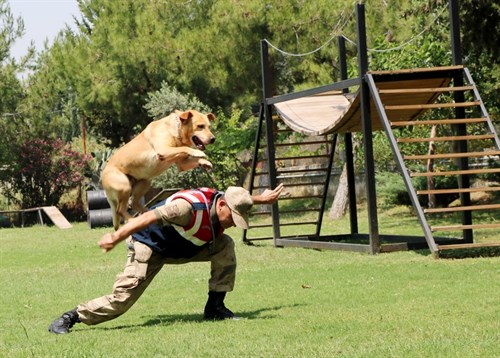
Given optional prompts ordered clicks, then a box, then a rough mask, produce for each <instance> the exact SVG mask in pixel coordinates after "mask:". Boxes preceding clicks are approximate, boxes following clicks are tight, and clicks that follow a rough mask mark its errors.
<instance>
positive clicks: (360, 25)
mask: <svg viewBox="0 0 500 358" xmlns="http://www.w3.org/2000/svg"><path fill="white" fill-rule="evenodd" d="M356 23H357V36H358V39H357V45H358V69H359V77H360V79H361V86H360V96H361V127H362V131H363V144H364V148H363V150H364V155H365V175H366V198H367V204H368V225H369V231H370V232H369V236H370V251H371V253H372V254H376V253H378V252H379V251H380V237H379V232H378V218H377V193H376V190H375V164H374V158H373V139H372V122H371V116H370V93H369V89H368V84H367V82H366V79H365V74H366V72H368V52H367V46H366V24H365V6H364V4H357V5H356Z"/></svg>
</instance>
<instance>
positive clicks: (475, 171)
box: [410, 168, 500, 177]
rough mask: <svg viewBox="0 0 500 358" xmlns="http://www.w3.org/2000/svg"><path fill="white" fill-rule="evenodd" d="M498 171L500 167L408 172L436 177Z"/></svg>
mask: <svg viewBox="0 0 500 358" xmlns="http://www.w3.org/2000/svg"><path fill="white" fill-rule="evenodd" d="M493 173H500V168H494V169H468V170H452V171H449V172H422V173H410V176H411V177H438V176H447V175H462V174H467V175H469V174H493Z"/></svg>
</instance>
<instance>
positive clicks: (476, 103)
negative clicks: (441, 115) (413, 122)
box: [384, 101, 481, 111]
mask: <svg viewBox="0 0 500 358" xmlns="http://www.w3.org/2000/svg"><path fill="white" fill-rule="evenodd" d="M480 104H481V102H480V101H474V102H460V103H431V104H404V105H398V106H384V108H385V110H386V111H401V110H406V109H432V108H457V107H473V106H479V105H480Z"/></svg>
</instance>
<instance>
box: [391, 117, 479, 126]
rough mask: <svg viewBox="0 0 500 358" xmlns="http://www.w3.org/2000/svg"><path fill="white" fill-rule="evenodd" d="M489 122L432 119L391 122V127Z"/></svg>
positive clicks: (477, 119) (467, 119) (466, 119)
mask: <svg viewBox="0 0 500 358" xmlns="http://www.w3.org/2000/svg"><path fill="white" fill-rule="evenodd" d="M484 122H487V119H486V118H484V117H483V118H465V119H452V118H447V119H431V120H421V121H398V122H391V127H404V126H433V125H441V124H469V123H484Z"/></svg>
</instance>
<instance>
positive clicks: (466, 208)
mask: <svg viewBox="0 0 500 358" xmlns="http://www.w3.org/2000/svg"><path fill="white" fill-rule="evenodd" d="M493 209H500V204H485V205H470V206H452V207H448V208H427V209H424V213H426V214H433V213H450V212H456V211H473V210H493Z"/></svg>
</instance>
